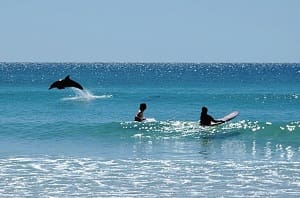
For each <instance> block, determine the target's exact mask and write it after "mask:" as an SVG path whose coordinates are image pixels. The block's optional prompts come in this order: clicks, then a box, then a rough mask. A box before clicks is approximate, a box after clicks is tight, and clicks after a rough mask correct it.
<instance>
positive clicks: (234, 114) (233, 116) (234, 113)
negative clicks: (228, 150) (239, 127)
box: [210, 111, 239, 126]
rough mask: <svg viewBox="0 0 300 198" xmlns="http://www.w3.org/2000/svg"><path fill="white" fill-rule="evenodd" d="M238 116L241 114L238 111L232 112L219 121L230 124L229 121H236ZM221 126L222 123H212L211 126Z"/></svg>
mask: <svg viewBox="0 0 300 198" xmlns="http://www.w3.org/2000/svg"><path fill="white" fill-rule="evenodd" d="M238 115H239V112H238V111H234V112H231V113H230V114H228V115H226V116H224V117H223V118H219V119H217V120H222V121H224V122H228V121H230V120H232V119H234V118H235V117H236V116H238ZM219 124H222V123H221V122H217V123H216V122H211V124H210V125H211V126H216V125H219Z"/></svg>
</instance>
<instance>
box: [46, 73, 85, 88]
mask: <svg viewBox="0 0 300 198" xmlns="http://www.w3.org/2000/svg"><path fill="white" fill-rule="evenodd" d="M66 87H76V88H78V89H80V90H83V87H82V86H81V85H80V84H79V83H77V82H75V81H74V80H71V79H70V75H68V76H67V77H65V79H63V80H61V79H60V80H58V81H55V82H54V83H52V85H51V86H50V87H49V89H52V88H57V89H64V88H66Z"/></svg>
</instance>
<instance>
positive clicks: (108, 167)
mask: <svg viewBox="0 0 300 198" xmlns="http://www.w3.org/2000/svg"><path fill="white" fill-rule="evenodd" d="M0 71H1V72H0V85H1V89H0V105H1V106H0V124H1V128H0V177H1V180H0V196H1V197H15V196H17V197H18V196H19V197H23V196H30V197H32V196H33V197H49V196H54V197H66V196H67V197H69V196H74V197H87V196H92V197H103V196H116V197H120V196H125V197H132V196H138V197H153V196H163V197H165V196H171V197H182V196H187V197H222V196H223V197H245V196H255V197H266V196H267V197H296V196H297V195H299V194H300V143H299V140H300V114H299V106H300V98H299V97H300V64H225V63H224V64H192V63H184V64H183V63H168V64H166V63H145V64H143V63H1V64H0ZM67 75H70V76H71V78H72V79H73V80H75V81H77V82H79V83H80V84H81V85H82V86H83V87H84V88H85V89H84V90H83V91H80V90H76V89H72V88H69V89H65V90H57V89H53V90H48V88H49V86H50V84H51V83H52V82H53V81H56V80H57V79H60V78H64V77H65V76H67ZM142 102H145V103H147V106H148V109H147V110H146V111H145V113H144V115H145V117H147V118H151V119H149V120H152V121H151V122H145V123H136V122H133V121H132V120H133V118H134V115H135V113H136V112H137V109H138V106H139V104H140V103H142ZM204 105H205V106H207V107H208V109H209V114H211V115H213V117H215V118H219V117H223V116H224V115H226V114H227V113H230V112H232V111H239V112H240V114H239V116H238V117H237V118H235V119H234V120H232V121H231V122H229V123H225V124H223V125H219V126H217V127H211V128H203V127H200V126H199V125H198V121H199V116H200V110H201V107H202V106H204Z"/></svg>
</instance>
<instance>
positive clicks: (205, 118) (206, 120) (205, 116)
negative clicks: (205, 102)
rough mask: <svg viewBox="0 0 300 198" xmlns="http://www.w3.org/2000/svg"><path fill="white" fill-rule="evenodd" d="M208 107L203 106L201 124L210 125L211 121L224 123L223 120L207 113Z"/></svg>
mask: <svg viewBox="0 0 300 198" xmlns="http://www.w3.org/2000/svg"><path fill="white" fill-rule="evenodd" d="M207 112H208V109H207V108H206V107H202V112H201V116H200V124H201V126H210V125H211V122H215V123H224V121H223V120H215V119H214V118H213V117H211V116H210V115H208V114H207Z"/></svg>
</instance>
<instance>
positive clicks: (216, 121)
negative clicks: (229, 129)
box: [210, 116, 225, 123]
mask: <svg viewBox="0 0 300 198" xmlns="http://www.w3.org/2000/svg"><path fill="white" fill-rule="evenodd" d="M210 118H211V121H212V122H215V123H218V122H221V123H224V122H225V121H223V120H215V119H214V118H213V117H211V116H210Z"/></svg>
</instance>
